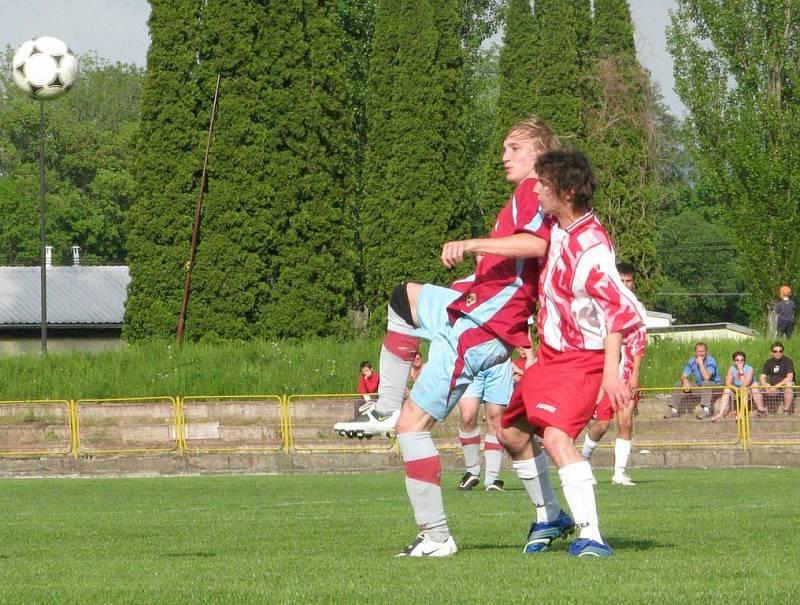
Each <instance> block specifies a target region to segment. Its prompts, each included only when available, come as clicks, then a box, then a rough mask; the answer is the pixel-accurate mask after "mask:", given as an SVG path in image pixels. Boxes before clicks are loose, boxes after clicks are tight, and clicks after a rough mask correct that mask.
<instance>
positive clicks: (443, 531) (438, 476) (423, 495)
mask: <svg viewBox="0 0 800 605" xmlns="http://www.w3.org/2000/svg"><path fill="white" fill-rule="evenodd" d="M397 442H398V444H399V445H400V453H401V454H402V456H403V463H404V464H405V470H406V492H408V499H409V500H410V501H411V508H413V509H414V519H415V520H416V522H417V526H418V527H419V528H420V531H422V532H424V533H425V534H426V535H427V536H428V537H430V538H431V539H432V540H434V541H437V542H445V541H447V538H448V537H449V536H450V530H449V528H448V527H447V517H446V515H445V513H444V501H443V499H442V463H441V459H440V458H439V452H438V451H436V446H435V445H434V444H433V439H431V434H430V431H426V432H420V433H399V434H398V435H397Z"/></svg>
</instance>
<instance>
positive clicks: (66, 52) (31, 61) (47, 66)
mask: <svg viewBox="0 0 800 605" xmlns="http://www.w3.org/2000/svg"><path fill="white" fill-rule="evenodd" d="M11 65H12V73H13V76H14V82H15V83H16V85H17V86H19V87H20V89H21V90H22V91H23V92H24V93H25V94H26V95H28V96H29V97H32V98H34V99H54V98H56V97H59V96H61V95H63V94H64V93H65V92H67V91H68V90H69V89H70V88H72V87H73V86H74V85H75V81H76V80H77V79H78V59H77V57H76V56H75V55H74V54H73V53H72V51H71V50H70V49H69V46H67V45H66V44H65V43H64V42H62V41H61V40H59V39H58V38H53V37H52V36H41V37H39V38H36V39H35V40H28V41H27V42H25V43H23V44H22V46H20V47H19V49H18V50H17V52H16V53H15V54H14V59H13V60H12V62H11Z"/></svg>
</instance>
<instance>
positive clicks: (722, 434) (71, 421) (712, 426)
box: [0, 387, 800, 458]
mask: <svg viewBox="0 0 800 605" xmlns="http://www.w3.org/2000/svg"><path fill="white" fill-rule="evenodd" d="M722 394H723V388H722V387H702V388H693V389H692V390H691V391H688V392H685V391H683V390H681V389H680V388H672V387H670V388H643V389H641V398H640V402H639V405H638V411H637V414H636V419H635V425H634V442H635V444H636V447H638V448H669V447H673V448H674V447H680V448H691V447H704V448H708V447H723V448H730V447H735V448H743V449H747V448H749V447H751V446H762V445H763V446H766V445H791V446H795V445H800V414H798V413H797V407H796V405H795V401H796V400H797V399H800V388H798V387H792V388H790V389H789V390H786V391H784V390H780V391H768V390H765V389H763V388H760V390H759V389H741V390H738V391H736V392H735V393H733V396H732V397H731V398H730V412H729V414H727V415H726V416H725V417H724V418H721V419H719V420H718V421H715V422H711V421H709V420H708V419H702V416H703V415H704V414H705V412H704V411H703V409H702V406H703V405H704V404H705V405H708V404H709V403H710V410H709V413H711V414H714V413H716V412H718V411H719V405H720V397H721V396H722ZM360 402H361V396H360V395H356V394H307V395H289V396H287V395H228V396H220V395H210V396H198V395H195V396H185V397H139V398H123V399H79V400H54V401H3V402H0V456H5V457H18V456H23V457H24V456H65V455H72V456H74V457H76V458H77V457H80V456H102V455H131V454H139V455H142V454H145V455H146V454H153V455H178V456H183V455H185V454H193V453H202V452H210V453H214V452H219V453H222V452H229V453H237V452H239V453H241V452H273V453H281V452H296V453H324V452H327V453H332V452H341V453H346V452H352V453H357V452H389V451H396V450H397V447H396V444H395V441H394V439H387V438H385V437H374V438H372V439H363V440H359V439H346V438H343V437H341V436H339V435H338V434H336V432H335V431H334V430H333V425H334V424H335V423H337V422H342V421H348V420H350V419H351V418H352V417H353V414H354V409H355V408H356V407H357V405H358V404H359V403H360ZM762 402H763V407H764V408H765V409H766V414H762V413H760V412H759V411H758V409H757V408H760V407H762V405H761V404H762ZM698 416H700V417H701V419H702V421H699V420H698V419H697V417H698ZM458 418H459V415H458V413H457V412H455V411H454V413H453V414H451V415H450V418H448V420H447V421H445V422H443V423H439V424H438V425H437V427H436V428H435V429H434V438H435V440H436V443H437V446H438V447H439V448H440V449H442V450H457V449H458V447H459V444H458V424H459V422H458Z"/></svg>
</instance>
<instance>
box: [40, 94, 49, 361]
mask: <svg viewBox="0 0 800 605" xmlns="http://www.w3.org/2000/svg"><path fill="white" fill-rule="evenodd" d="M45 191H46V185H45V180H44V101H39V262H40V264H41V276H40V279H41V290H40V291H41V304H42V335H41V339H42V354H46V353H47V262H46V260H47V259H46V251H45V220H44V217H45V205H44V194H45Z"/></svg>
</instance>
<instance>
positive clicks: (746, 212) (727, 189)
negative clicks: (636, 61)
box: [667, 0, 800, 319]
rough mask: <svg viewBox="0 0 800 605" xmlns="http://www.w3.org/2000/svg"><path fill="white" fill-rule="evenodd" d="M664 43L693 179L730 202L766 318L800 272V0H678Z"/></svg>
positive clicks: (708, 194)
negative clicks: (779, 290) (777, 295)
mask: <svg viewBox="0 0 800 605" xmlns="http://www.w3.org/2000/svg"><path fill="white" fill-rule="evenodd" d="M667 43H668V49H669V51H670V53H671V54H672V56H673V57H674V59H675V76H676V79H675V81H676V90H677V92H678V94H679V95H680V97H681V100H682V101H683V103H684V104H685V105H686V108H687V116H686V119H685V128H684V144H685V146H686V150H687V152H688V153H689V154H690V156H691V158H692V160H693V165H694V168H695V171H696V186H697V187H698V188H699V189H701V190H702V192H703V196H704V200H705V201H707V203H709V204H718V205H719V207H720V208H722V209H723V213H724V218H725V220H726V221H727V222H728V223H729V225H730V227H731V228H732V229H733V232H734V238H733V241H734V242H735V245H736V247H737V249H738V252H739V260H740V271H741V275H742V277H743V278H744V282H745V284H747V288H748V289H749V291H750V292H751V294H752V296H750V297H748V298H749V300H751V301H752V308H751V310H750V311H751V317H752V318H753V319H763V318H764V314H765V309H766V305H767V304H769V303H770V302H772V301H773V300H774V298H775V292H776V289H777V287H778V286H779V285H780V284H781V283H782V282H789V283H794V284H796V283H798V281H800V233H798V230H797V227H796V224H797V220H798V213H800V186H798V183H800V147H798V144H797V141H798V140H800V95H798V90H800V63H798V60H797V58H798V56H800V7H798V5H797V2H796V1H794V0H775V1H774V2H761V1H757V0H739V1H732V0H724V1H722V2H719V1H716V2H712V1H710V0H679V2H678V3H677V8H676V10H675V12H674V13H673V16H672V24H671V27H670V28H669V30H668V37H667Z"/></svg>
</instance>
